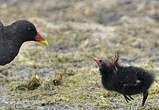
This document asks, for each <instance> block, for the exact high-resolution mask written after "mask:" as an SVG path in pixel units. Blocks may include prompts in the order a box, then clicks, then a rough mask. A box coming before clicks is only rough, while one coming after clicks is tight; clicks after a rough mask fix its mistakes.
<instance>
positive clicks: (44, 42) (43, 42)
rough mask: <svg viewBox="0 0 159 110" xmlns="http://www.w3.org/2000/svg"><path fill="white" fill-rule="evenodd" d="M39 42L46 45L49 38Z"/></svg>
mask: <svg viewBox="0 0 159 110" xmlns="http://www.w3.org/2000/svg"><path fill="white" fill-rule="evenodd" d="M39 43H40V44H42V45H45V46H47V45H49V43H48V41H47V40H42V41H39Z"/></svg>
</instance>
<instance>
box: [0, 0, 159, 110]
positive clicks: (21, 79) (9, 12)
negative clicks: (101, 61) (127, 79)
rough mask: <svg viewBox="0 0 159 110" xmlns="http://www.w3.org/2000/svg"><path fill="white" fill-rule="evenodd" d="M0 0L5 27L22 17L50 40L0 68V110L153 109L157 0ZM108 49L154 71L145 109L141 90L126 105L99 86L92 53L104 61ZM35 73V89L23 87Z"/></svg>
mask: <svg viewBox="0 0 159 110" xmlns="http://www.w3.org/2000/svg"><path fill="white" fill-rule="evenodd" d="M146 4H147V5H146ZM0 6H1V8H0V16H1V20H2V21H3V22H4V24H5V25H7V24H10V23H11V22H13V21H15V20H18V19H28V20H30V21H32V22H33V23H34V24H35V25H36V27H37V29H38V30H39V32H40V33H41V34H42V35H43V36H44V37H46V39H48V41H49V46H48V47H43V46H41V45H39V44H38V43H35V42H28V43H25V44H24V45H23V46H22V47H21V50H20V53H19V54H18V56H17V57H16V58H15V60H14V61H13V62H12V63H10V64H8V65H5V66H3V67H1V68H0V72H1V74H2V75H4V76H6V77H5V78H0V87H1V89H0V94H1V96H0V109H2V110H4V109H5V110H6V109H8V110H12V109H15V110H17V109H20V110H22V109H25V110H27V109H28V110H30V109H42V110H43V109H85V110H89V109H93V110H94V109H124V110H134V109H139V110H140V109H147V110H152V109H156V110H157V109H159V74H158V72H159V36H158V35H159V30H158V28H159V23H158V19H157V15H156V13H158V8H159V2H158V1H157V0H151V1H150V0H140V1H138V0H133V1H132V0H123V1H118V0H113V1H110V0H101V1H98V0H91V1H83V0H75V1H72V0H68V1H66V0H61V1H58V0H54V1H51V0H45V1H44V0H36V1H31V0H28V1H25V0H21V1H18V0H14V1H3V0H2V1H1V4H0ZM114 18H115V19H114ZM115 52H119V53H120V61H119V62H120V63H121V64H122V65H134V66H138V67H143V68H145V69H147V70H149V71H152V72H154V74H155V75H156V80H155V83H154V84H153V86H152V87H151V89H150V95H149V97H148V99H147V102H146V104H145V106H144V107H141V102H142V95H134V96H133V97H134V99H135V100H133V101H131V102H130V103H126V101H125V100H124V98H123V96H122V95H121V94H118V93H116V92H109V91H106V90H104V89H103V87H102V85H101V82H100V75H99V71H98V68H97V65H96V64H95V62H94V60H93V58H94V57H97V58H106V59H110V60H111V58H112V56H113V55H114V54H115ZM35 74H36V75H37V76H38V77H39V79H38V80H36V79H35V80H34V81H37V83H38V88H34V87H33V88H31V90H30V87H28V85H29V84H31V85H32V83H29V82H30V80H31V77H32V76H33V77H34V75H35ZM33 85H34V84H33ZM35 85H36V84H35ZM31 87H32V86H31ZM32 89H33V90H32Z"/></svg>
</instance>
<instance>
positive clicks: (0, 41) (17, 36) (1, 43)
mask: <svg viewBox="0 0 159 110" xmlns="http://www.w3.org/2000/svg"><path fill="white" fill-rule="evenodd" d="M26 41H37V42H40V43H42V44H44V45H48V42H47V40H45V39H44V38H42V36H41V35H40V34H39V33H38V31H37V30H36V28H35V26H34V25H33V24H32V23H31V22H29V21H27V20H19V21H16V22H14V23H13V24H11V25H8V26H4V25H3V24H2V22H0V65H5V64H8V63H10V62H11V61H12V60H13V59H14V58H15V57H16V56H17V54H18V52H19V49H20V47H21V46H22V44H23V43H24V42H26Z"/></svg>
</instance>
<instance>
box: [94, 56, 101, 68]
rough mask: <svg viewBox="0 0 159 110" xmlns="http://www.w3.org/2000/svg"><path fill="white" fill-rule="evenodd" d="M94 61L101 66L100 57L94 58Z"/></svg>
mask: <svg viewBox="0 0 159 110" xmlns="http://www.w3.org/2000/svg"><path fill="white" fill-rule="evenodd" d="M94 61H95V62H96V63H97V64H98V66H99V67H101V63H100V59H97V58H94Z"/></svg>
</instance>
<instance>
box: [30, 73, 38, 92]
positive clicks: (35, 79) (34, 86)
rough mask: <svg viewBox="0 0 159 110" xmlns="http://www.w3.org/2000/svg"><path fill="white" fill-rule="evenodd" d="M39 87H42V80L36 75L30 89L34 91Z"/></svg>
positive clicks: (32, 79) (32, 78) (31, 81)
mask: <svg viewBox="0 0 159 110" xmlns="http://www.w3.org/2000/svg"><path fill="white" fill-rule="evenodd" d="M39 86H40V79H39V77H38V76H37V75H36V74H34V75H33V76H32V77H31V79H30V81H29V83H28V89H29V90H34V89H37V88H38V87H39Z"/></svg>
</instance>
